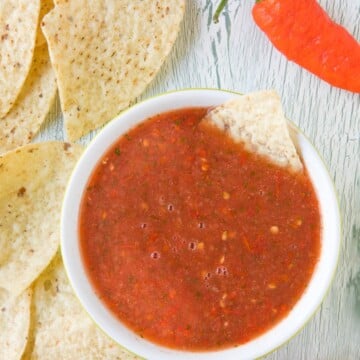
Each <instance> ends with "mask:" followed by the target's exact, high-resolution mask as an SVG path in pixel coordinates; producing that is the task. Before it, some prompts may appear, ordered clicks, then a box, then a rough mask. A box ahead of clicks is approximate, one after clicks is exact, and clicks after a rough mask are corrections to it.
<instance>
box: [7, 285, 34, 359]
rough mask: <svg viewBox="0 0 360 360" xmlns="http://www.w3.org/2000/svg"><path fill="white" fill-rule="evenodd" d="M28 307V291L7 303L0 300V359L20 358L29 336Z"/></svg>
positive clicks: (29, 292) (8, 300)
mask: <svg viewBox="0 0 360 360" xmlns="http://www.w3.org/2000/svg"><path fill="white" fill-rule="evenodd" d="M0 298H1V296H0ZM30 305H31V290H30V289H27V290H25V291H24V292H23V293H21V294H20V295H19V296H17V297H15V298H8V299H7V301H4V299H2V300H0V359H3V360H19V359H20V358H21V356H22V354H23V352H24V349H25V346H26V344H27V339H28V334H29V326H30Z"/></svg>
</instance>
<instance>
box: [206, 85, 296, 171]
mask: <svg viewBox="0 0 360 360" xmlns="http://www.w3.org/2000/svg"><path fill="white" fill-rule="evenodd" d="M203 121H205V122H209V123H211V124H213V125H215V126H216V127H218V128H219V129H220V130H223V131H225V132H226V133H227V134H228V135H229V136H230V137H231V138H232V139H233V140H234V141H236V142H239V143H243V144H244V145H245V147H246V148H247V149H248V150H249V151H252V152H255V153H257V154H259V155H261V156H264V157H266V158H267V159H269V160H270V161H271V162H272V163H274V164H276V165H279V166H283V167H289V169H291V170H292V171H295V172H297V171H301V170H302V168H303V165H302V163H301V160H300V158H299V155H298V153H297V152H296V148H295V146H294V143H293V142H292V140H291V138H290V135H289V129H288V126H287V120H286V118H285V116H284V113H283V110H282V106H281V101H280V97H279V95H278V94H277V93H276V92H275V91H259V92H254V93H250V94H247V95H240V96H237V97H235V98H233V99H231V100H229V101H228V102H226V103H225V104H222V105H220V106H217V107H216V108H214V109H213V110H212V111H210V112H209V114H208V115H207V116H206V117H205V119H204V120H203Z"/></svg>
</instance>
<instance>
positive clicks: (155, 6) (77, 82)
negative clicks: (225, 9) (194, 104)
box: [42, 0, 185, 141]
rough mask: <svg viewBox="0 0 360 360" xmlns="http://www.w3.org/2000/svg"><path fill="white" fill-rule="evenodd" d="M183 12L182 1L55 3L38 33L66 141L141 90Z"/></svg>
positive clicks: (168, 47)
mask: <svg viewBox="0 0 360 360" xmlns="http://www.w3.org/2000/svg"><path fill="white" fill-rule="evenodd" d="M184 9H185V1H184V0H162V1H153V0H133V1H124V0H106V1H103V0H92V1H88V0H77V1H56V6H55V8H54V9H53V10H52V11H50V12H49V13H48V14H47V15H46V16H45V17H44V19H43V21H42V30H43V32H44V35H45V37H46V39H47V42H48V45H49V51H50V57H51V62H52V64H53V66H54V70H55V74H56V79H57V84H58V87H59V96H60V103H61V108H62V111H63V115H64V121H65V128H66V132H67V136H68V138H69V139H70V140H71V141H74V140H77V139H79V138H80V137H82V136H83V135H85V134H87V133H88V132H89V131H91V130H94V129H97V128H98V127H100V126H101V125H103V124H105V123H106V122H108V121H109V120H112V119H113V118H114V117H115V116H116V115H118V114H119V112H120V111H121V110H123V109H124V108H126V107H127V106H129V104H130V102H131V101H133V100H135V98H136V97H137V96H139V95H140V94H141V93H142V92H143V91H144V90H145V88H146V86H147V85H148V84H149V83H150V82H151V81H152V80H153V78H154V77H155V75H156V74H157V72H158V71H159V69H160V67H161V65H162V63H163V62H164V61H165V59H166V57H167V55H168V54H169V52H170V50H171V48H172V46H173V44H174V42H175V39H176V37H177V34H178V31H179V27H180V23H181V20H182V18H183V15H184Z"/></svg>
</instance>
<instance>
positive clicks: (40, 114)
mask: <svg viewBox="0 0 360 360" xmlns="http://www.w3.org/2000/svg"><path fill="white" fill-rule="evenodd" d="M56 89H57V87H56V79H55V74H54V71H53V69H52V66H51V63H50V58H49V54H48V49H47V45H46V44H44V45H42V46H38V47H36V48H35V52H34V58H33V63H32V66H31V69H30V72H29V75H28V77H27V79H26V81H25V84H24V87H23V88H22V90H21V92H20V95H19V97H18V98H17V100H16V102H15V105H14V106H13V107H12V109H11V110H10V111H9V113H8V114H7V115H5V117H4V118H3V119H0V154H1V153H3V152H5V151H9V150H11V149H14V148H16V147H18V146H21V145H25V144H27V143H29V142H30V141H31V140H32V139H33V137H34V136H35V135H36V133H37V132H38V130H39V129H40V125H41V124H42V123H43V121H44V120H45V118H46V115H47V114H48V112H49V109H50V107H51V105H52V104H53V101H54V99H55V95H56Z"/></svg>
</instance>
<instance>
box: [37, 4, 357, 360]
mask: <svg viewBox="0 0 360 360" xmlns="http://www.w3.org/2000/svg"><path fill="white" fill-rule="evenodd" d="M217 2H218V1H217V0H188V1H187V10H186V15H185V19H184V22H183V24H182V27H181V32H180V34H179V37H178V40H177V42H176V44H175V46H174V49H173V51H172V53H171V55H170V56H169V58H168V60H167V62H166V63H165V64H164V66H163V67H162V70H161V72H160V73H159V75H158V76H157V78H156V79H155V81H154V82H153V83H152V84H150V86H149V87H148V89H147V91H146V92H145V93H144V94H143V96H142V97H141V99H145V98H148V97H149V96H152V95H154V94H158V93H161V92H164V91H168V90H173V89H181V88H190V87H211V88H222V89H231V90H237V91H240V92H248V91H252V90H258V89H267V88H274V89H276V90H277V91H278V92H279V93H280V95H281V97H282V99H283V106H284V109H285V113H286V115H287V117H288V118H290V119H292V120H293V121H294V122H295V123H296V124H297V125H298V126H299V127H300V128H301V129H302V130H303V131H304V132H305V134H306V135H307V136H308V137H309V138H310V139H311V141H312V142H313V143H314V144H315V146H316V147H317V149H318V150H319V152H320V154H321V155H322V156H323V158H324V160H325V163H326V164H327V166H328V168H329V171H330V174H331V177H332V178H333V179H334V181H335V185H336V189H337V192H338V196H339V200H340V207H341V213H342V218H343V231H342V233H343V239H342V247H341V255H340V259H339V265H338V270H337V273H336V276H335V279H334V282H333V285H332V287H331V289H330V291H329V293H328V296H327V297H326V299H325V301H324V302H323V305H322V306H321V308H320V309H319V311H318V312H317V313H316V315H315V316H314V317H313V319H312V320H311V321H310V322H309V323H308V324H307V325H306V327H305V328H304V329H303V330H302V331H301V332H300V333H299V334H298V335H297V336H296V337H294V338H293V339H292V340H291V341H290V342H288V343H287V344H286V345H284V346H283V347H281V348H280V349H278V350H277V351H275V352H274V353H272V354H270V355H268V356H267V357H266V360H275V359H276V360H280V359H286V360H288V359H289V360H300V359H304V360H312V359H321V360H337V359H339V360H343V359H344V360H346V359H360V162H359V159H360V96H359V95H356V94H352V93H349V92H346V91H343V90H339V89H336V88H333V87H331V86H330V85H328V84H327V83H325V82H323V81H321V80H319V79H318V78H316V77H315V76H313V75H311V74H310V73H308V72H306V71H304V70H302V69H300V68H299V67H298V66H297V65H295V64H293V63H290V62H288V61H287V60H286V59H285V58H284V57H283V56H282V55H281V54H280V53H279V52H278V51H276V50H275V49H274V48H273V47H272V46H271V44H270V43H269V41H268V40H267V39H266V37H265V36H264V35H263V34H262V33H261V32H260V30H259V29H258V28H257V27H256V26H255V24H254V22H253V20H252V17H251V8H252V5H253V3H254V0H229V6H228V7H227V8H226V9H225V13H224V14H223V15H222V16H221V17H220V22H219V23H218V24H213V23H212V22H211V17H212V14H213V12H214V10H215V9H214V8H215V6H216V4H217ZM320 3H321V4H322V6H323V7H324V8H325V9H326V10H327V12H328V13H329V14H330V16H331V17H332V18H333V19H334V20H336V21H337V22H339V23H341V24H342V25H343V26H345V27H346V28H347V29H348V30H349V31H350V32H351V33H352V34H353V35H354V36H355V37H356V38H357V39H358V40H359V39H360V0H321V1H320ZM139 100H140V99H139ZM93 135H94V134H91V135H89V136H87V137H86V138H85V139H83V140H82V143H84V144H86V143H88V142H89V140H90V139H91V137H92V136H93ZM63 138H64V133H63V123H62V118H61V112H60V106H59V103H58V102H57V103H56V104H55V106H54V108H53V109H52V111H51V114H50V115H49V118H48V121H47V122H46V124H44V126H43V127H42V130H41V133H40V134H39V136H38V138H37V140H40V141H41V140H45V139H58V140H61V139H63Z"/></svg>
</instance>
